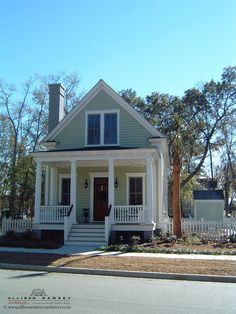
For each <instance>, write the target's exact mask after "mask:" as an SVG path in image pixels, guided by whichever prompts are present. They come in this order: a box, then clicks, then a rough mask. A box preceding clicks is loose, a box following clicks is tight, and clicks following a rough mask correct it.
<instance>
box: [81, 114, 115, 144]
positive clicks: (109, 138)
mask: <svg viewBox="0 0 236 314" xmlns="http://www.w3.org/2000/svg"><path fill="white" fill-rule="evenodd" d="M118 124H119V115H118V112H117V111H104V112H87V113H86V126H87V130H86V145H88V146H100V145H107V146H108V145H118V144H119V143H118V142H119V129H118Z"/></svg>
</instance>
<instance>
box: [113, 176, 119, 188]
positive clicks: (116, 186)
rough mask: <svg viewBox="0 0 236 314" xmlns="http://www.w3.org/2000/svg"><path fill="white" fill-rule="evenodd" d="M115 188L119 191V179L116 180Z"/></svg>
mask: <svg viewBox="0 0 236 314" xmlns="http://www.w3.org/2000/svg"><path fill="white" fill-rule="evenodd" d="M114 186H115V189H117V188H118V186H119V184H118V180H117V178H116V180H115V184H114Z"/></svg>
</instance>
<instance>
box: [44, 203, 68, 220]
mask: <svg viewBox="0 0 236 314" xmlns="http://www.w3.org/2000/svg"><path fill="white" fill-rule="evenodd" d="M69 210H70V205H68V206H63V205H58V206H40V222H62V223H63V222H64V217H65V216H66V215H67V214H68V212H69Z"/></svg>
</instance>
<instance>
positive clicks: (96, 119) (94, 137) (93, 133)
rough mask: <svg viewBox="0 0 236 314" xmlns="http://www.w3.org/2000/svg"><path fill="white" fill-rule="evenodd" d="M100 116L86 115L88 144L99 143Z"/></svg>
mask: <svg viewBox="0 0 236 314" xmlns="http://www.w3.org/2000/svg"><path fill="white" fill-rule="evenodd" d="M100 132H101V117H100V114H89V115H88V145H100Z"/></svg>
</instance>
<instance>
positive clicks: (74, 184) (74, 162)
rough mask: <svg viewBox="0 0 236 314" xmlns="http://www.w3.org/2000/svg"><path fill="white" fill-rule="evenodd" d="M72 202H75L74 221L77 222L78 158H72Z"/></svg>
mask: <svg viewBox="0 0 236 314" xmlns="http://www.w3.org/2000/svg"><path fill="white" fill-rule="evenodd" d="M70 165H71V166H70V177H71V179H70V204H71V205H72V204H73V210H72V215H73V223H76V191H77V176H76V160H72V161H71V164H70Z"/></svg>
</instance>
